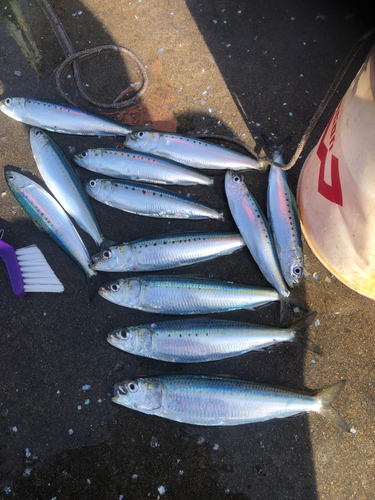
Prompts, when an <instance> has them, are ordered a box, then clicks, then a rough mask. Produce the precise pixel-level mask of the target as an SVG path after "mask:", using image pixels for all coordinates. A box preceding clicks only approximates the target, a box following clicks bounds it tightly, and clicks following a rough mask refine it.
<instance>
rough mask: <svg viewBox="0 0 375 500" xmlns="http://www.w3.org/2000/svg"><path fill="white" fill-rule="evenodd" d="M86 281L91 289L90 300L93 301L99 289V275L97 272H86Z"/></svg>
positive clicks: (89, 289)
mask: <svg viewBox="0 0 375 500" xmlns="http://www.w3.org/2000/svg"><path fill="white" fill-rule="evenodd" d="M86 283H87V288H88V291H89V300H90V302H92V301H93V300H94V297H95V294H96V292H97V290H98V275H97V273H95V274H90V275H88V274H86Z"/></svg>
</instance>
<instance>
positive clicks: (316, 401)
mask: <svg viewBox="0 0 375 500" xmlns="http://www.w3.org/2000/svg"><path fill="white" fill-rule="evenodd" d="M343 385H344V381H340V382H338V383H336V384H334V385H333V386H331V387H329V388H328V389H325V390H324V391H322V392H321V393H319V394H317V395H316V396H311V395H308V394H303V393H299V392H295V391H291V390H288V389H283V388H279V387H274V386H269V385H266V384H261V383H257V382H247V381H244V380H236V379H230V378H224V377H207V376H197V375H161V376H155V377H138V378H135V379H128V380H124V381H123V382H120V383H118V384H116V385H115V391H114V392H115V396H114V397H113V399H112V400H113V401H114V402H115V403H117V404H120V405H123V406H126V407H128V408H132V409H134V410H137V411H140V412H142V413H146V414H149V415H156V416H159V417H163V418H168V419H170V420H175V421H177V422H185V423H188V424H194V425H211V426H216V425H240V424H245V423H253V422H262V421H265V420H270V419H273V418H285V417H289V416H293V415H298V414H300V413H303V412H311V411H314V412H317V413H320V414H321V415H323V416H325V417H326V418H328V419H329V420H330V421H331V422H332V423H334V424H335V425H338V426H339V427H341V428H342V429H343V430H345V431H346V432H348V431H349V426H348V425H347V424H346V423H345V422H344V421H343V419H342V417H341V416H340V415H339V413H338V412H337V411H336V410H335V409H334V408H333V407H332V406H331V402H332V401H333V400H334V399H335V398H336V397H337V396H338V394H339V393H340V391H341V389H342V387H343Z"/></svg>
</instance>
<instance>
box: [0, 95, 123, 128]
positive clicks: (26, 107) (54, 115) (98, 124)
mask: <svg viewBox="0 0 375 500" xmlns="http://www.w3.org/2000/svg"><path fill="white" fill-rule="evenodd" d="M0 111H2V112H3V113H5V114H6V115H8V116H10V117H11V118H13V119H14V120H17V121H20V122H22V123H26V124H27V125H31V126H34V127H39V128H42V129H45V130H49V131H50V132H60V133H63V134H77V135H100V136H115V135H126V134H129V133H130V132H132V130H131V129H130V128H128V127H125V126H124V125H120V124H119V123H115V122H111V121H110V120H107V119H106V118H102V117H100V116H97V115H94V114H92V113H87V112H86V111H83V110H81V109H78V108H70V107H68V106H65V105H63V104H56V103H53V102H50V101H45V100H41V99H40V100H36V99H26V98H25V97H8V98H6V99H3V100H2V101H0Z"/></svg>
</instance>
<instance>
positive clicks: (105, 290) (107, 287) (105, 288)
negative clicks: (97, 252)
mask: <svg viewBox="0 0 375 500" xmlns="http://www.w3.org/2000/svg"><path fill="white" fill-rule="evenodd" d="M91 265H93V264H91ZM91 265H90V267H91ZM110 292H111V283H104V284H103V285H100V287H99V290H98V293H99V295H101V296H102V297H104V298H107V297H108V296H109V294H110Z"/></svg>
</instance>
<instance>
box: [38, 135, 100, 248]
mask: <svg viewBox="0 0 375 500" xmlns="http://www.w3.org/2000/svg"><path fill="white" fill-rule="evenodd" d="M30 144H31V149H32V152H33V155H34V159H35V162H36V164H37V167H38V170H39V172H40V174H41V176H42V177H43V180H44V182H45V183H46V184H47V187H48V188H49V189H50V191H51V192H52V194H53V195H54V196H55V198H56V199H57V201H58V202H59V203H60V205H61V206H62V207H63V208H64V209H65V211H66V212H68V214H69V215H71V216H72V217H73V219H74V220H75V221H76V222H77V224H78V225H79V227H80V228H81V229H83V230H84V231H86V232H87V233H88V234H89V235H90V236H91V238H92V239H93V240H94V241H95V243H96V244H97V245H98V246H100V245H102V243H103V241H104V237H103V235H102V233H101V230H100V228H99V224H98V221H97V219H96V216H95V214H94V211H93V209H92V207H91V204H90V200H89V197H88V196H87V193H86V191H85V190H84V189H83V187H82V184H81V182H80V180H79V178H78V176H77V174H76V173H75V172H74V170H73V168H72V166H71V164H70V162H69V160H68V159H67V158H66V157H65V155H64V153H63V152H62V151H61V149H60V148H59V147H58V145H57V144H56V143H55V142H54V141H53V140H52V139H51V138H50V137H48V135H47V134H46V133H45V132H43V131H42V130H40V129H38V128H34V127H32V128H31V129H30Z"/></svg>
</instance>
